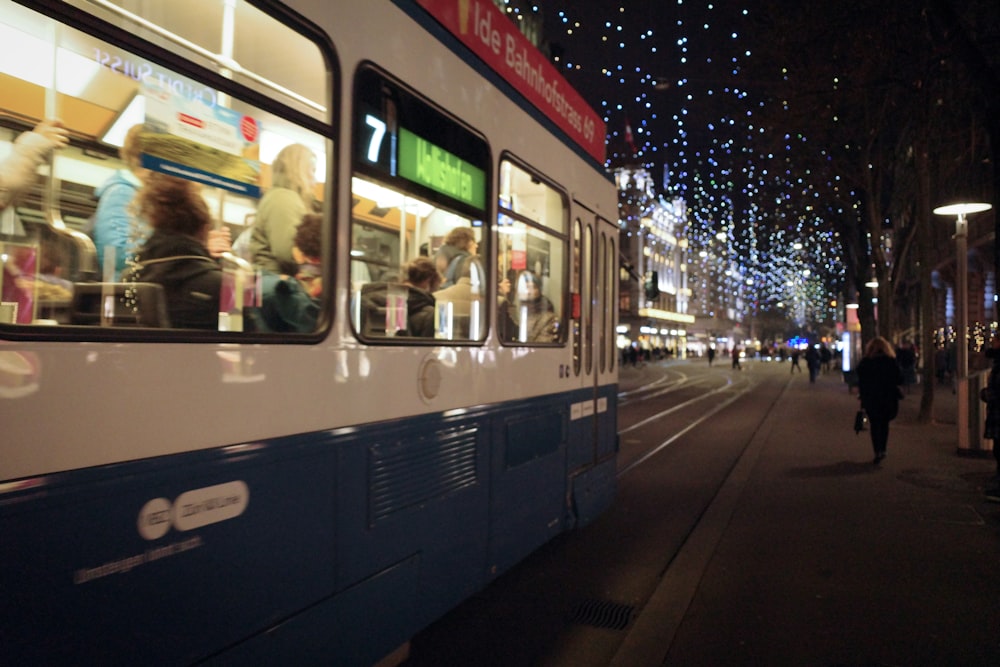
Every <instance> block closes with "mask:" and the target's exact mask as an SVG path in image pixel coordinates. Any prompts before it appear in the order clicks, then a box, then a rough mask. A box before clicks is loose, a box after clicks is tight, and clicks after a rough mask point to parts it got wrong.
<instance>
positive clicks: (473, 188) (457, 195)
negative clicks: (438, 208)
mask: <svg viewBox="0 0 1000 667" xmlns="http://www.w3.org/2000/svg"><path fill="white" fill-rule="evenodd" d="M399 175H400V176H402V177H403V178H406V179H408V180H411V181H413V182H414V183H418V184H420V185H423V186H424V187H427V188H430V189H431V190H434V191H435V192H440V193H441V194H443V195H447V196H448V197H451V198H452V199H457V200H458V201H460V202H463V203H465V204H470V205H472V206H475V207H476V208H478V209H485V208H486V174H485V172H483V170H482V169H479V168H478V167H475V166H473V165H471V164H469V163H468V162H466V161H465V160H462V159H461V158H459V157H458V156H457V155H453V154H451V153H449V152H448V151H446V150H445V149H443V148H441V147H440V146H436V145H434V144H433V143H431V142H429V141H427V140H426V139H423V138H421V137H419V136H417V135H416V134H414V133H413V132H410V131H409V130H406V129H405V128H400V129H399Z"/></svg>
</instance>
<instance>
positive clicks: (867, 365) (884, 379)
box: [858, 336, 903, 465]
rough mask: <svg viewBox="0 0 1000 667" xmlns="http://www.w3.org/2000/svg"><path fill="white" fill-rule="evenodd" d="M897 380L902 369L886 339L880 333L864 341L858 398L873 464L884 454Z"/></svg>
mask: <svg viewBox="0 0 1000 667" xmlns="http://www.w3.org/2000/svg"><path fill="white" fill-rule="evenodd" d="M901 384H903V373H902V372H901V371H900V370H899V364H897V363H896V353H895V352H893V349H892V345H890V344H889V341H887V340H886V339H885V338H883V337H882V336H878V337H876V338H873V339H872V340H870V341H868V345H867V346H865V355H864V357H863V358H862V359H861V363H859V364H858V398H859V400H860V401H861V407H862V408H864V410H865V413H866V414H867V415H868V430H869V432H870V433H871V438H872V449H873V450H874V451H875V460H874V461H873V463H875V464H876V465H878V464H879V463H881V462H882V459H884V458H885V450H886V445H887V444H888V442H889V422H891V421H892V420H893V419H895V418H896V415H897V414H898V413H899V399H901V398H902V397H903V392H902V391H901V390H900V388H899V385H901Z"/></svg>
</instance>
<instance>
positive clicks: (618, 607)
mask: <svg viewBox="0 0 1000 667" xmlns="http://www.w3.org/2000/svg"><path fill="white" fill-rule="evenodd" d="M634 612H635V608H634V607H631V606H630V605H625V604H618V603H616V602H608V601H607V600H584V601H583V602H581V603H580V604H578V605H577V606H576V609H575V610H574V611H573V615H572V617H571V618H570V621H571V622H573V623H578V624H580V625H590V626H592V627H595V628H608V629H611V630H624V629H625V628H626V627H627V626H628V624H629V623H630V622H631V621H632V614H633V613H634Z"/></svg>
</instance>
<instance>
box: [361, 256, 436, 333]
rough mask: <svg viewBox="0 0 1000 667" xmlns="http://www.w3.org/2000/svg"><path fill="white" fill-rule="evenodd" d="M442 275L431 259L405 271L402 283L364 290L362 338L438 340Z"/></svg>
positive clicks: (378, 284) (418, 259)
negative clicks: (436, 293)
mask: <svg viewBox="0 0 1000 667" xmlns="http://www.w3.org/2000/svg"><path fill="white" fill-rule="evenodd" d="M440 284H441V274H440V273H438V270H437V267H436V266H435V263H434V262H433V261H431V260H430V259H429V258H427V257H416V258H415V259H413V260H411V261H410V262H408V263H407V264H406V265H405V266H404V267H403V269H402V272H401V275H400V277H399V282H372V283H367V284H365V285H363V286H362V288H361V311H362V318H361V319H362V332H361V333H362V335H364V336H409V337H416V338H434V337H435V329H436V307H435V306H436V300H435V298H434V295H433V294H432V292H434V290H436V289H437V288H438V286H439V285H440Z"/></svg>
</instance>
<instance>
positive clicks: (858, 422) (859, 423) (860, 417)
mask: <svg viewBox="0 0 1000 667" xmlns="http://www.w3.org/2000/svg"><path fill="white" fill-rule="evenodd" d="M864 430H865V411H864V410H858V411H857V412H856V413H854V434H855V435H857V434H858V433H861V431H864Z"/></svg>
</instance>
